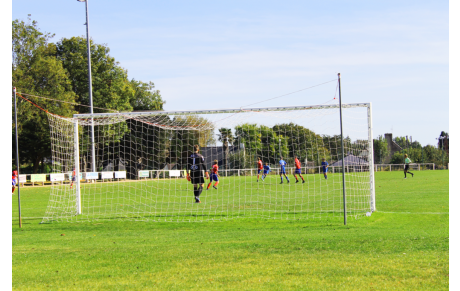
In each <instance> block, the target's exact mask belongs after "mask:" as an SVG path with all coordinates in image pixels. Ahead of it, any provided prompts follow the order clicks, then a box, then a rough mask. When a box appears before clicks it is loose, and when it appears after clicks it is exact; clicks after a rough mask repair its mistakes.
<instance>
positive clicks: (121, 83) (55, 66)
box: [12, 18, 165, 172]
mask: <svg viewBox="0 0 460 291" xmlns="http://www.w3.org/2000/svg"><path fill="white" fill-rule="evenodd" d="M53 36H54V35H53V34H50V33H42V32H40V30H39V28H38V25H37V22H36V21H31V19H30V18H29V22H28V23H25V22H24V21H19V20H14V21H13V23H12V81H13V86H15V87H17V89H18V92H22V93H27V94H33V95H37V96H43V97H49V98H52V99H57V100H62V101H66V102H71V103H79V104H83V105H89V93H88V91H89V90H88V64H87V61H88V56H87V43H86V39H84V38H82V37H71V38H69V39H67V38H63V39H61V40H60V41H59V42H57V43H56V44H54V43H49V40H50V39H51V38H52V37H53ZM90 43H91V73H92V89H93V90H92V91H93V105H94V107H101V108H108V109H112V110H116V111H132V110H133V109H135V110H163V105H164V103H165V102H164V101H163V100H162V98H161V95H160V92H159V91H158V90H154V88H155V86H154V84H153V82H148V83H145V82H142V81H136V80H134V79H132V80H131V81H129V80H128V75H127V71H126V70H125V69H123V68H122V67H120V66H119V63H118V62H116V61H115V59H114V58H113V57H111V56H110V55H109V52H110V49H109V48H108V47H107V46H105V45H100V44H94V43H93V42H92V41H91V42H90ZM31 99H32V100H33V102H35V103H37V104H38V105H39V106H40V107H42V108H44V109H45V110H48V111H49V112H51V113H54V114H58V115H61V116H64V117H71V116H72V115H73V114H74V113H77V112H79V113H88V112H89V111H90V110H89V107H88V106H77V107H76V108H75V109H76V110H75V109H74V106H73V105H70V104H69V103H62V102H54V101H49V100H44V99H37V98H33V97H31ZM13 110H14V104H13ZM94 112H99V110H98V109H96V108H95V110H94ZM104 112H105V110H104ZM18 127H19V130H18V131H19V143H20V146H19V149H20V162H21V164H25V165H27V164H29V163H32V164H33V168H34V172H36V171H38V167H39V164H40V162H41V163H43V160H44V158H46V157H50V156H51V148H50V146H51V144H50V136H49V125H48V120H47V115H46V113H44V112H42V111H40V110H39V109H37V108H36V107H34V106H32V105H31V104H30V103H27V102H24V101H22V100H20V101H19V102H18ZM128 127H129V126H128V125H127V124H126V123H120V124H114V125H108V126H104V127H101V128H100V129H98V130H100V131H101V135H103V136H106V137H110V138H107V139H106V140H115V141H121V140H122V138H123V136H124V135H125V134H127V137H132V135H130V134H129V133H128V130H129V129H128ZM80 135H81V137H82V138H83V139H87V138H88V136H87V135H88V130H87V128H83V127H80ZM159 136H161V134H159ZM13 139H14V125H13ZM102 142H103V141H101V143H102ZM124 142H126V139H124ZM105 143H107V142H105ZM161 144H162V145H163V143H161ZM13 146H14V142H13ZM107 146H108V145H107V144H96V149H98V151H99V153H98V154H97V157H98V158H99V160H97V161H96V163H97V164H98V165H97V167H98V168H101V167H102V158H103V157H106V156H107V155H109V154H110V153H109V152H107V151H103V149H104V148H107ZM82 154H83V155H84V154H85V152H84V151H83V152H82ZM160 160H161V157H160ZM85 164H87V163H85ZM87 166H88V165H85V166H84V168H86V167H87ZM88 167H89V166H88Z"/></svg>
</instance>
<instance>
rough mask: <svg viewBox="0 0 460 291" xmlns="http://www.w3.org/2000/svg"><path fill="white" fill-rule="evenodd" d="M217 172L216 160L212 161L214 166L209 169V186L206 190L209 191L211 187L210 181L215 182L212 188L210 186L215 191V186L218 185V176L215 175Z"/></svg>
mask: <svg viewBox="0 0 460 291" xmlns="http://www.w3.org/2000/svg"><path fill="white" fill-rule="evenodd" d="M217 171H219V166H218V165H217V160H214V165H212V168H211V176H210V177H209V184H208V187H207V188H206V190H209V187H211V184H212V181H216V183H214V186H212V187H213V188H214V189H216V190H217V185H219V177H220V176H219V174H217Z"/></svg>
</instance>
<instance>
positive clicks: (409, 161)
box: [404, 154, 414, 179]
mask: <svg viewBox="0 0 460 291" xmlns="http://www.w3.org/2000/svg"><path fill="white" fill-rule="evenodd" d="M410 163H412V161H411V160H410V159H409V158H408V157H407V154H404V179H407V177H406V173H409V174H411V175H412V177H414V173H411V172H409V164H410Z"/></svg>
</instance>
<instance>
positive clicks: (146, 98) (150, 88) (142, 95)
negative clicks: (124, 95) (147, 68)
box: [130, 79, 166, 110]
mask: <svg viewBox="0 0 460 291" xmlns="http://www.w3.org/2000/svg"><path fill="white" fill-rule="evenodd" d="M131 86H132V88H133V89H134V96H133V97H132V98H131V101H130V104H131V106H132V107H133V110H163V105H164V104H165V103H166V101H164V100H163V99H161V95H160V91H159V90H154V89H155V85H154V84H153V82H151V81H150V82H148V83H145V82H142V81H136V80H134V79H132V80H131Z"/></svg>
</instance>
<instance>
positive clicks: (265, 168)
mask: <svg viewBox="0 0 460 291" xmlns="http://www.w3.org/2000/svg"><path fill="white" fill-rule="evenodd" d="M270 170H271V169H270V166H269V165H268V163H265V166H264V174H263V175H262V181H264V180H265V177H267V175H268V173H270Z"/></svg>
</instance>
